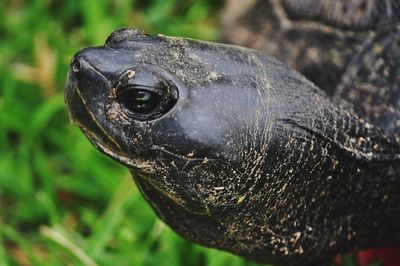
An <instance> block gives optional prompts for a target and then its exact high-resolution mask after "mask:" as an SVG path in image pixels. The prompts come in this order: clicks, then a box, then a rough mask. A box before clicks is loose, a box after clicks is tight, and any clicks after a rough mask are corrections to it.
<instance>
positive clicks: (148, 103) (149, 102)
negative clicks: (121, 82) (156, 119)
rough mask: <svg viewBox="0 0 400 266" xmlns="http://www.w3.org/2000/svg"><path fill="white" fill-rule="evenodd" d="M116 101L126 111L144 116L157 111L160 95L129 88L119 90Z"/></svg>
mask: <svg viewBox="0 0 400 266" xmlns="http://www.w3.org/2000/svg"><path fill="white" fill-rule="evenodd" d="M117 100H118V102H119V103H120V104H121V105H122V106H123V107H124V108H125V109H127V110H128V111H130V112H132V113H137V114H141V115H145V114H149V113H151V112H153V111H154V110H155V109H157V107H158V106H159V105H160V103H161V95H159V94H158V93H156V92H154V91H151V90H148V89H145V88H141V87H135V86H129V87H126V88H124V89H122V90H121V92H120V93H119V95H118V97H117Z"/></svg>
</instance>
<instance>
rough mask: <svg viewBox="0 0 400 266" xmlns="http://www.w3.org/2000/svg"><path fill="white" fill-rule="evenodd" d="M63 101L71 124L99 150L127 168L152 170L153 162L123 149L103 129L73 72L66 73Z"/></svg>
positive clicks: (148, 171)
mask: <svg viewBox="0 0 400 266" xmlns="http://www.w3.org/2000/svg"><path fill="white" fill-rule="evenodd" d="M65 103H66V104H67V106H68V111H69V117H70V121H71V123H72V124H76V125H77V126H78V127H79V128H80V129H81V131H82V132H83V134H84V135H85V136H86V137H87V139H88V140H89V141H90V142H91V143H92V145H93V146H95V147H96V148H97V149H98V150H99V151H100V152H102V153H104V154H106V155H107V156H109V157H111V158H112V159H114V160H115V161H117V162H119V163H121V164H123V165H125V166H127V167H128V168H130V169H132V170H134V171H139V172H141V173H145V174H151V173H153V172H154V163H153V162H151V161H148V160H145V159H143V158H137V157H135V156H133V155H132V154H128V153H127V152H126V151H124V150H123V148H122V147H121V145H120V144H119V143H118V142H117V141H116V140H115V139H114V138H113V137H112V136H111V135H110V134H109V133H108V132H107V131H106V130H105V129H104V127H103V126H101V124H100V123H99V121H98V120H97V119H96V116H95V115H94V112H93V111H92V110H91V109H90V108H89V106H88V104H87V102H86V100H85V98H84V96H83V95H82V93H81V91H80V89H79V86H78V82H77V80H76V78H74V74H73V73H71V72H70V73H69V74H68V79H67V83H66V87H65Z"/></svg>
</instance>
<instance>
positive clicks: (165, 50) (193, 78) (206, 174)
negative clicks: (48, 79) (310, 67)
mask: <svg viewBox="0 0 400 266" xmlns="http://www.w3.org/2000/svg"><path fill="white" fill-rule="evenodd" d="M220 52H223V53H224V54H225V58H224V57H222V58H221V59H220V60H218V57H220V55H219V53H220ZM239 56H240V54H239ZM241 60H242V59H241V58H239V57H238V53H237V52H236V53H232V50H231V48H226V47H225V46H221V47H218V46H217V45H216V44H208V43H205V42H197V41H193V40H188V39H180V38H170V37H165V36H148V35H146V34H144V33H142V32H141V31H139V30H137V29H122V30H117V31H115V32H114V33H112V34H111V35H110V37H109V38H108V39H107V41H106V44H105V45H103V46H98V47H91V48H85V49H83V50H81V51H79V52H78V53H77V54H76V55H75V56H74V57H73V59H72V61H71V66H70V71H69V75H68V80H67V84H66V89H65V101H66V103H67V106H68V108H69V112H70V117H71V120H72V122H73V123H75V124H77V125H78V126H79V127H80V128H81V130H82V131H83V133H84V134H85V135H86V137H87V138H88V139H89V140H90V141H91V142H92V143H93V144H94V146H96V148H98V149H99V150H100V151H102V152H103V153H105V154H107V155H109V156H110V157H111V158H113V159H115V160H116V161H118V162H120V163H122V164H124V165H126V166H128V167H129V168H130V169H131V170H132V171H133V172H134V173H135V174H137V175H140V176H141V177H143V178H144V179H146V180H147V181H148V182H150V183H151V184H152V185H153V186H154V187H156V188H157V189H158V190H160V191H161V192H162V193H165V194H166V195H168V197H170V198H173V199H174V200H175V201H176V202H178V203H179V204H181V205H185V206H190V208H192V209H194V210H196V211H200V210H201V211H204V210H205V209H206V208H207V207H205V206H206V205H207V204H206V203H204V202H202V197H203V196H204V197H209V191H208V190H207V191H205V189H206V188H207V189H208V188H209V187H211V188H212V187H217V188H219V189H222V188H223V187H225V188H227V187H228V185H227V184H228V183H229V180H228V178H226V177H225V176H226V173H231V171H226V168H227V167H232V162H234V161H237V158H238V157H239V156H240V152H242V151H241V150H240V151H239V150H237V149H238V147H239V146H242V145H239V146H235V143H237V142H238V141H237V140H238V139H240V137H242V139H245V138H246V136H244V135H243V136H239V135H238V134H237V132H240V131H242V130H241V128H243V127H244V128H245V127H246V123H247V122H246V123H242V122H243V121H246V120H248V118H249V115H248V114H249V113H251V112H247V111H248V110H247V109H249V108H254V107H255V106H257V105H258V104H257V101H258V99H257V97H258V96H255V95H254V94H250V93H249V91H246V90H245V88H246V87H248V85H249V84H254V81H251V80H250V79H246V78H245V77H243V76H241V79H239V78H238V77H239V75H238V72H240V71H242V72H246V71H247V70H246V69H245V71H243V68H242V67H237V66H235V63H237V64H239V63H240V64H242V61H241ZM239 61H240V62H239ZM250 70H251V69H250ZM227 73H229V74H227ZM234 82H236V86H234V84H232V83H234ZM241 83H243V84H244V85H243V86H241ZM239 107H240V108H239ZM235 113H236V114H235ZM260 119H263V118H260ZM265 121H267V120H265ZM248 122H249V123H251V122H252V121H251V120H249V121H248ZM243 132H245V131H243ZM216 164H217V165H218V166H215V165H216ZM199 176H202V178H198V177H199ZM232 184H233V183H232ZM232 184H231V185H230V186H232ZM211 188H210V189H211ZM217 192H220V191H218V190H215V191H213V193H217ZM202 193H203V194H204V195H201V194H202ZM235 197H236V196H235ZM234 200H235V201H236V200H237V199H236V198H235V199H234ZM188 202H191V203H190V204H189V203H188Z"/></svg>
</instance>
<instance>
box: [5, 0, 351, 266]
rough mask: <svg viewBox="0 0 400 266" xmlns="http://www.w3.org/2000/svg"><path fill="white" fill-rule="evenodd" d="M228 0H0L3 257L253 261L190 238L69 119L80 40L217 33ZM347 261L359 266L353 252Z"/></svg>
mask: <svg viewBox="0 0 400 266" xmlns="http://www.w3.org/2000/svg"><path fill="white" fill-rule="evenodd" d="M222 4H223V3H222V1H212V0H200V1H188V0H186V1H181V0H168V1H166V0H152V1H146V0H140V1H139V0H116V1H113V2H112V3H110V2H107V1H104V0H88V1H79V0H70V1H60V0H37V1H27V0H25V1H24V0H13V1H4V0H3V1H0V84H1V88H0V145H1V146H0V265H1V266H7V265H257V264H255V263H251V262H247V261H245V260H243V259H241V258H239V257H235V256H233V255H230V254H227V253H224V252H221V251H216V250H211V249H206V248H203V247H200V246H198V245H195V244H192V243H189V242H187V241H185V240H183V239H182V238H180V237H179V236H177V235H176V234H174V233H173V232H172V231H171V230H170V229H169V228H168V227H166V226H165V225H164V224H163V223H162V222H160V221H159V220H158V219H156V217H155V215H154V213H153V212H152V210H151V209H150V207H149V206H148V205H147V203H146V202H145V201H144V200H143V198H142V197H141V195H140V194H139V192H138V190H137V189H136V187H135V186H134V183H133V182H132V180H131V177H130V174H129V173H128V171H127V170H126V169H125V168H124V167H122V166H120V165H118V164H116V163H114V162H113V161H111V159H108V158H106V157H105V156H103V155H102V154H100V152H98V151H97V150H96V149H94V148H93V147H92V146H91V145H90V144H89V142H88V141H87V140H86V139H85V137H84V136H83V134H82V133H81V132H80V131H79V129H78V128H77V127H76V126H72V125H71V124H70V123H69V118H68V114H67V110H66V107H65V105H64V98H63V87H64V83H65V79H66V73H67V70H68V66H69V62H70V59H71V57H72V56H73V54H74V53H75V52H76V51H77V50H78V49H80V48H83V47H86V46H92V45H100V44H102V43H104V41H105V39H106V37H107V36H108V34H109V33H110V32H111V31H112V30H113V29H116V28H118V27H126V26H134V27H139V28H141V29H143V30H145V31H146V32H148V33H162V34H165V35H179V36H188V37H193V38H199V39H203V40H218V17H219V13H220V11H221V7H222ZM348 265H352V263H351V262H349V264H348Z"/></svg>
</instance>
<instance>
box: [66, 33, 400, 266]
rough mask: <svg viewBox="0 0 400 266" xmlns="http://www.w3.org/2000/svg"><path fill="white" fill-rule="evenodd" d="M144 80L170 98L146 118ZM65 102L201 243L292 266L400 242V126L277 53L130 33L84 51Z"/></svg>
mask: <svg viewBox="0 0 400 266" xmlns="http://www.w3.org/2000/svg"><path fill="white" fill-rule="evenodd" d="M131 85H132V86H133V89H132V90H134V89H135V88H136V89H137V88H146V89H149V90H152V91H157V93H158V95H159V98H161V99H163V100H160V103H159V104H158V105H157V106H156V107H154V108H150V109H151V110H146V112H144V114H143V112H138V113H136V112H134V111H132V106H131V105H130V103H132V102H134V101H136V100H137V99H136V98H134V95H135V94H129V93H126V91H127V88H132V87H130V86H131ZM65 98H66V103H67V105H68V108H69V111H70V115H71V119H72V121H73V122H74V123H76V124H78V126H79V127H80V128H81V129H82V131H83V132H84V133H85V135H86V136H87V137H88V138H89V140H90V141H91V142H92V143H93V144H94V145H95V146H96V147H97V148H98V149H99V150H101V151H102V152H104V153H105V154H107V155H109V156H111V157H112V158H113V159H115V160H117V161H119V162H120V163H123V164H124V165H126V166H127V167H129V168H130V169H131V170H132V172H133V173H134V178H135V181H136V183H137V185H138V186H139V188H140V190H141V192H142V193H143V195H144V197H145V198H146V199H147V200H148V202H149V203H150V204H151V206H152V207H153V208H154V210H155V211H156V213H157V214H158V216H159V217H160V218H161V219H162V220H163V221H165V222H166V223H167V224H168V225H169V226H171V228H172V229H174V230H175V231H176V232H177V233H179V234H180V235H182V236H183V237H185V238H187V239H189V240H192V241H195V242H197V243H200V244H202V245H205V246H209V247H215V248H218V249H223V250H227V251H230V252H233V253H235V254H239V255H242V256H244V257H247V258H250V259H253V260H256V261H259V262H265V263H274V264H281V265H303V264H304V265H305V264H315V263H318V262H321V261H323V260H325V259H327V258H330V257H331V256H333V255H334V254H337V253H338V252H342V251H349V250H352V249H355V248H365V247H373V246H381V245H387V244H393V243H400V234H399V233H398V230H397V229H398V221H399V219H400V143H399V141H398V140H397V139H396V135H395V134H386V132H385V130H386V129H385V128H381V127H379V126H377V125H374V124H372V123H371V122H369V121H368V120H367V119H365V118H360V117H358V116H357V115H355V114H354V113H353V112H352V110H351V108H348V109H346V108H343V107H342V106H340V105H338V104H337V103H334V102H333V101H332V100H330V99H329V98H328V97H327V96H326V94H325V93H324V92H323V91H322V90H320V89H319V88H317V87H316V86H315V85H314V84H313V83H311V82H310V81H308V80H307V79H306V78H304V77H303V76H302V75H301V74H299V73H298V72H296V71H294V70H292V69H290V68H289V67H288V66H286V65H285V64H283V63H281V62H280V61H278V60H276V59H274V58H272V57H270V56H267V55H264V54H261V53H259V52H257V51H254V50H250V49H245V48H241V47H237V46H229V45H223V44H216V43H206V42H201V41H194V40H189V39H181V38H170V37H165V36H147V35H145V34H143V33H142V32H140V31H138V30H136V29H122V30H119V31H116V32H114V33H113V34H112V35H111V36H110V37H109V38H108V40H107V42H106V45H105V46H99V47H94V48H86V49H83V50H81V51H79V52H78V53H77V54H76V55H75V57H74V59H73V61H72V63H71V70H70V72H69V77H68V82H67V85H66V91H65ZM134 108H136V109H135V110H138V109H139V108H142V107H141V106H134Z"/></svg>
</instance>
